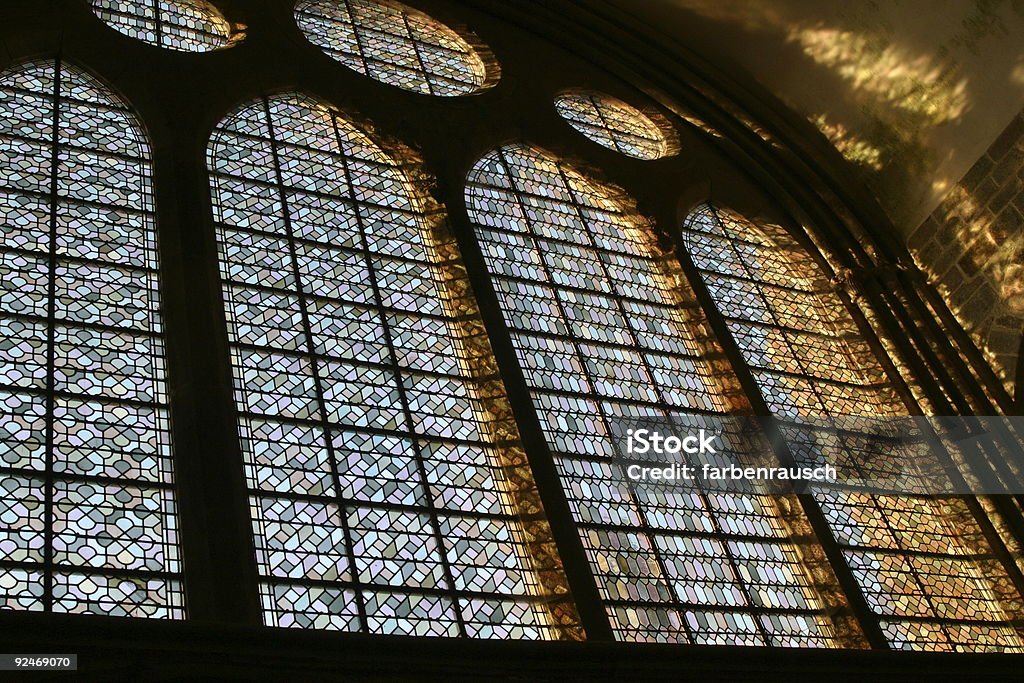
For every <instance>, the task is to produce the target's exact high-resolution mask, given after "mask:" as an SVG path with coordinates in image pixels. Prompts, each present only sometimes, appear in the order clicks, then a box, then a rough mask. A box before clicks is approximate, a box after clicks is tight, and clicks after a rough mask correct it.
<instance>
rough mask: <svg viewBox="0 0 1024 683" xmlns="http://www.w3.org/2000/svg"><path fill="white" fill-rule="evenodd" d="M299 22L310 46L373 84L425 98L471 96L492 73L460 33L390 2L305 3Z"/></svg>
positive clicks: (300, 7)
mask: <svg viewBox="0 0 1024 683" xmlns="http://www.w3.org/2000/svg"><path fill="white" fill-rule="evenodd" d="M295 21H296V22H297V23H298V25H299V28H300V29H302V32H303V33H304V34H305V35H306V37H307V38H308V39H309V41H310V42H312V43H313V44H314V45H316V46H318V47H319V48H321V49H322V50H323V51H324V52H326V53H327V54H328V55H330V56H331V57H333V58H334V59H336V60H338V61H339V62H341V63H342V64H344V65H346V66H348V67H349V68H351V69H354V70H355V71H358V72H359V73H361V74H365V75H367V76H369V77H370V78H372V79H374V80H377V81H380V82H381V83H388V84H390V85H394V86H398V87H399V88H402V89H403V90H411V91H413V92H418V93H423V94H425V95H440V96H452V95H466V94H469V93H471V92H475V91H477V90H480V89H481V88H482V87H483V86H484V84H485V82H486V81H487V76H488V73H487V68H486V67H485V65H484V62H483V60H482V59H481V58H480V55H479V54H478V53H477V51H476V49H474V48H473V47H472V46H471V45H469V43H467V42H466V41H465V40H464V39H463V38H462V37H461V36H459V34H458V33H456V32H455V31H453V30H451V29H450V28H448V27H447V26H445V25H444V24H441V23H440V22H438V21H435V20H433V19H431V18H430V17H428V16H427V15H425V14H423V13H422V12H417V11H415V10H413V9H412V8H410V7H406V6H405V5H402V4H401V3H398V2H391V1H390V0H337V1H335V0H302V1H301V2H299V4H298V6H297V7H296V8H295Z"/></svg>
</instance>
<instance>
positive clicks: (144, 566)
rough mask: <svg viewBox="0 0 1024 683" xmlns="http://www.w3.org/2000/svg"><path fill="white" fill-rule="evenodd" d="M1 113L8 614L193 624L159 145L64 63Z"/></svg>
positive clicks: (1, 90)
mask: <svg viewBox="0 0 1024 683" xmlns="http://www.w3.org/2000/svg"><path fill="white" fill-rule="evenodd" d="M0 122H2V123H0V157H2V163H0V223H2V230H0V280H2V283H3V284H0V563H2V565H0V566H3V569H0V607H2V608H9V609H29V610H46V611H53V612H92V613H98V614H112V615H121V616H133V617H164V618H181V617H183V616H184V606H183V593H182V588H181V566H180V558H179V555H178V538H177V535H178V531H177V513H176V511H175V502H174V491H173V488H172V486H173V471H172V463H171V445H170V433H169V414H168V405H167V404H168V398H167V388H166V384H165V382H166V379H165V374H166V373H165V366H164V351H163V337H162V333H163V326H162V323H161V318H160V295H159V285H158V273H157V252H156V232H155V226H154V218H153V206H152V202H153V198H152V194H153V193H152V180H151V170H150V151H149V148H148V145H147V144H146V142H145V140H144V138H143V135H142V132H141V130H140V129H139V126H138V124H137V123H136V121H135V117H134V116H133V115H132V113H131V112H130V111H128V109H127V107H125V105H124V104H122V103H121V102H120V101H119V100H118V99H117V98H116V97H115V96H114V95H112V94H111V93H109V92H108V91H107V89H106V88H105V87H104V86H103V85H101V84H100V83H98V82H96V81H95V80H93V79H92V78H91V77H89V76H87V75H86V74H84V73H82V72H81V71H79V70H77V69H75V68H73V67H70V66H67V65H64V64H60V63H56V64H55V63H53V62H46V63H44V62H37V63H31V64H26V65H23V66H20V67H17V68H15V69H12V70H10V71H8V72H6V73H4V74H3V75H0Z"/></svg>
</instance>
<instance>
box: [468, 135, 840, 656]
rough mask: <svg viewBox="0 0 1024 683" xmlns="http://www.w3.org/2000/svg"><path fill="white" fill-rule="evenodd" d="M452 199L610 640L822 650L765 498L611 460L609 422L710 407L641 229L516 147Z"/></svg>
mask: <svg viewBox="0 0 1024 683" xmlns="http://www.w3.org/2000/svg"><path fill="white" fill-rule="evenodd" d="M466 201H467V204H468V206H469V210H470V217H471V219H472V220H473V222H474V224H475V226H476V231H477V236H478V239H479V241H480V244H481V247H482V249H483V253H484V258H485V260H486V263H487V267H488V269H489V271H490V274H491V278H492V281H493V284H494V287H495V290H496V292H497V295H498V299H499V302H500V304H501V307H502V311H503V313H504V316H505V320H506V322H507V323H508V325H509V326H510V327H511V328H512V331H513V343H514V345H515V348H516V352H517V354H518V356H519V361H520V363H521V365H522V368H523V371H524V375H525V377H526V381H527V383H528V384H529V387H530V389H531V390H532V394H533V401H534V405H535V407H536V409H537V412H538V414H539V416H540V418H541V421H542V427H543V428H544V430H545V433H546V437H547V442H548V446H549V448H550V450H551V452H552V454H553V455H554V456H555V458H556V464H557V467H558V469H559V471H560V474H561V481H562V485H563V487H564V490H565V492H566V495H567V498H568V500H569V504H570V508H571V510H572V513H573V516H574V518H575V521H576V524H577V527H578V529H579V533H580V537H581V539H582V540H583V544H584V547H585V549H586V551H587V553H588V555H589V558H590V565H591V568H592V570H593V572H594V574H595V575H596V577H597V582H598V588H599V590H600V593H601V595H602V597H603V599H604V602H605V606H606V609H607V612H608V615H609V618H610V620H611V623H612V627H613V629H614V631H615V633H616V637H618V638H619V639H622V640H634V641H636V640H639V641H671V642H682V643H694V644H733V645H739V644H748V645H776V646H812V647H813V646H820V647H829V646H833V645H834V638H833V634H832V632H831V626H830V622H829V619H828V618H826V616H825V615H824V608H823V606H822V603H821V601H820V600H819V599H818V597H817V596H816V594H815V591H814V590H813V589H812V586H811V583H810V580H809V577H808V575H807V573H806V571H805V570H804V569H803V567H802V566H801V563H800V561H799V559H798V556H797V551H796V548H795V546H794V544H793V543H792V542H790V541H789V540H788V538H787V532H786V531H785V530H784V529H783V526H782V524H781V523H780V521H779V520H778V519H777V511H776V508H775V503H774V502H773V501H772V500H771V499H770V498H768V497H767V496H753V495H746V496H739V495H726V494H720V493H714V492H710V491H704V490H701V489H699V488H696V487H693V488H685V487H683V486H678V487H674V488H676V489H677V490H679V491H681V492H682V493H679V494H675V495H672V496H671V497H667V496H659V495H657V494H652V493H651V492H645V491H642V490H639V489H634V488H633V487H631V486H627V485H626V484H625V482H624V479H623V478H622V477H621V475H620V474H618V473H617V472H616V470H617V469H618V465H617V464H615V463H614V462H613V460H612V456H613V452H614V445H613V442H612V437H611V434H612V432H613V430H612V427H611V426H610V425H611V423H612V422H613V421H615V420H616V419H619V418H623V417H644V416H652V417H667V416H669V415H678V414H681V413H684V412H686V413H705V414H721V413H723V412H725V409H726V406H725V403H724V402H723V400H722V399H721V398H720V389H719V388H718V386H717V384H716V381H717V380H716V379H715V378H714V377H713V376H712V372H711V369H710V367H709V366H708V365H707V364H706V363H705V362H704V360H703V359H702V358H701V357H700V348H701V347H700V346H699V344H698V342H697V340H696V339H695V337H694V335H693V332H692V326H691V325H690V323H689V320H690V316H689V314H688V313H686V312H685V310H684V307H683V306H682V303H683V302H682V300H681V298H680V295H679V293H678V292H677V290H676V288H675V286H674V285H673V281H672V278H671V277H670V274H671V273H670V269H669V268H670V266H669V263H668V262H667V261H666V255H664V254H662V253H661V252H660V251H659V250H658V248H657V246H656V245H655V242H654V239H653V235H652V231H651V228H650V227H649V226H648V225H647V224H646V223H645V222H644V221H643V220H642V219H641V218H639V217H638V216H635V215H633V214H631V213H629V212H627V211H625V210H624V209H623V208H622V207H621V206H620V205H619V203H618V202H617V201H616V200H614V199H612V195H610V193H608V192H607V191H605V190H604V189H603V188H601V187H600V186H598V185H597V184H596V183H594V182H591V181H590V180H588V179H586V178H584V177H583V176H581V175H580V174H578V173H576V172H575V171H573V170H571V169H569V168H566V167H565V166H564V165H563V164H561V163H559V162H557V161H556V160H554V159H552V158H551V157H549V156H547V155H546V154H544V153H542V152H540V151H538V150H536V149H533V148H530V147H525V146H518V145H511V146H506V147H502V148H501V149H498V150H496V151H494V152H492V153H490V154H488V155H486V156H485V157H484V158H483V159H481V160H480V161H479V162H478V163H477V164H476V166H475V167H474V169H473V171H472V172H471V173H470V176H469V182H468V187H467V190H466ZM666 370H667V371H666ZM740 510H742V512H738V511H740ZM768 594H771V595H772V596H773V597H772V599H770V600H769V599H763V596H765V595H768ZM780 605H785V606H786V608H785V609H782V608H780Z"/></svg>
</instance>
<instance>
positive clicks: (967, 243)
mask: <svg viewBox="0 0 1024 683" xmlns="http://www.w3.org/2000/svg"><path fill="white" fill-rule="evenodd" d="M909 246H910V249H911V252H912V253H913V255H914V258H915V259H916V260H917V262H918V264H919V265H920V266H921V267H922V268H923V269H924V271H925V272H926V273H927V274H928V276H929V278H930V279H931V280H932V281H933V282H934V283H935V284H936V285H938V287H939V289H940V291H942V293H943V295H944V296H945V297H946V300H947V301H948V302H949V305H950V307H951V308H952V309H953V311H954V313H956V315H957V317H958V318H959V319H960V321H961V322H962V323H963V324H964V326H965V327H966V328H967V329H968V330H969V331H970V332H971V335H972V336H973V337H974V339H975V341H976V342H977V343H978V345H979V346H980V347H981V348H982V349H983V350H984V351H985V352H986V354H987V355H988V357H989V359H990V361H991V362H992V364H993V367H994V368H995V370H996V371H997V372H998V373H999V374H1000V375H1002V376H1003V378H1004V383H1005V384H1006V386H1007V388H1008V389H1009V390H1011V391H1012V390H1013V385H1014V376H1015V374H1016V369H1017V355H1018V352H1019V350H1020V342H1021V330H1022V326H1024V112H1022V113H1020V114H1018V115H1017V117H1016V118H1014V119H1013V121H1011V122H1010V125H1009V126H1007V128H1006V129H1005V130H1004V131H1003V133H1002V134H1001V135H1000V136H999V137H998V138H997V139H996V141H995V142H993V143H992V145H991V146H990V147H989V149H988V151H987V152H986V153H985V154H984V155H982V157H981V158H980V159H979V160H978V161H977V163H975V164H974V166H973V167H972V168H971V170H970V171H968V172H967V174H966V175H965V176H964V177H963V179H961V180H960V182H959V184H957V185H956V187H954V188H953V189H952V190H951V191H950V192H949V194H947V196H946V198H945V199H944V200H943V201H942V203H941V204H940V205H939V207H938V208H937V209H936V210H935V211H934V212H933V213H932V215H931V216H929V217H928V218H927V219H926V220H925V221H924V222H923V223H922V224H921V225H920V226H919V227H918V228H917V230H916V231H915V232H914V233H913V234H912V235H911V237H910V239H909Z"/></svg>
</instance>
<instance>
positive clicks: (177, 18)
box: [92, 0, 231, 52]
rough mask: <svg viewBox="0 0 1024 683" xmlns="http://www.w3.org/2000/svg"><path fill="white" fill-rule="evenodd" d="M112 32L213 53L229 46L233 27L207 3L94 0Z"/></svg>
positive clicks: (195, 0) (190, 0)
mask: <svg viewBox="0 0 1024 683" xmlns="http://www.w3.org/2000/svg"><path fill="white" fill-rule="evenodd" d="M92 9H93V12H95V13H96V16H98V17H99V18H100V19H102V20H103V21H104V22H106V24H107V25H109V26H110V27H111V28H113V29H115V30H116V31H119V32H120V33H123V34H125V35H126V36H130V37H132V38H135V39H137V40H141V41H143V42H146V43H149V44H150V45H156V46H158V47H166V48H170V49H172V50H178V51H180V52H210V51H211V50H216V49H218V48H221V47H224V46H225V45H227V44H228V41H229V39H230V37H231V26H230V25H229V24H228V22H227V21H225V19H224V17H223V16H221V14H220V12H218V11H217V9H216V8H215V7H214V6H213V5H211V4H210V3H208V2H206V1H205V0H92Z"/></svg>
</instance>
